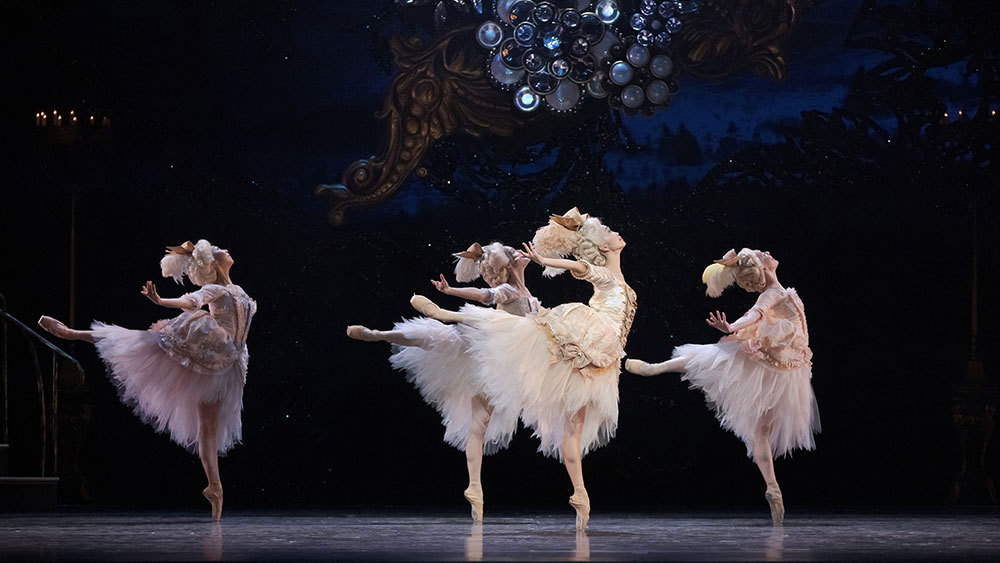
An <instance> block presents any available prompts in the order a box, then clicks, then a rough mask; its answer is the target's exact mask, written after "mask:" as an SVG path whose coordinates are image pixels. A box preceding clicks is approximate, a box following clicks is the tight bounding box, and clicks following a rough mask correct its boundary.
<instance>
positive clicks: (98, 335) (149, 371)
mask: <svg viewBox="0 0 1000 563" xmlns="http://www.w3.org/2000/svg"><path fill="white" fill-rule="evenodd" d="M90 328H91V330H92V331H94V337H95V339H96V340H97V342H96V344H95V345H96V347H97V353H98V354H99V355H100V356H101V359H102V360H104V363H105V365H107V367H108V370H109V371H110V372H111V377H112V381H114V383H115V386H116V387H117V388H118V393H119V395H120V396H121V399H122V401H123V402H124V403H125V404H127V405H129V406H131V407H132V409H133V410H134V411H135V414H136V415H138V416H139V418H141V419H142V421H143V422H146V423H148V424H150V425H151V426H153V428H155V429H156V431H157V432H169V434H170V438H171V439H172V440H173V441H174V442H177V443H178V444H180V445H181V446H184V447H185V448H187V449H188V450H189V451H192V452H196V451H197V445H198V427H199V417H198V405H199V404H200V403H212V402H215V401H219V403H220V405H219V430H218V436H217V440H218V442H217V444H218V450H219V453H220V454H221V453H225V452H226V451H228V450H229V449H230V448H232V447H233V446H234V445H235V444H236V443H238V442H239V441H240V439H241V437H242V422H241V420H240V412H241V411H242V410H243V384H244V373H245V372H244V370H243V363H242V361H237V362H235V363H233V364H231V365H230V366H229V367H226V368H224V369H221V370H218V371H215V372H210V373H199V372H196V371H194V370H193V369H191V368H190V367H186V366H183V365H181V363H180V361H181V359H180V358H176V359H175V358H174V357H172V356H171V355H170V354H168V353H167V352H165V351H164V350H163V349H162V348H161V347H160V337H159V333H157V332H155V331H152V330H129V329H126V328H122V327H120V326H115V325H106V324H104V323H100V322H95V323H93V324H92V325H91V327H90Z"/></svg>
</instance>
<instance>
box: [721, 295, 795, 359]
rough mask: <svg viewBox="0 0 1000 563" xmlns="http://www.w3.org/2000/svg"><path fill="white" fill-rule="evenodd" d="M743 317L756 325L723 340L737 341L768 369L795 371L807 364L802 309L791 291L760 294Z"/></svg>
mask: <svg viewBox="0 0 1000 563" xmlns="http://www.w3.org/2000/svg"><path fill="white" fill-rule="evenodd" d="M747 314H748V315H750V314H752V315H756V316H757V317H758V320H757V322H756V323H754V324H752V325H750V326H748V327H746V328H744V329H743V330H740V331H739V332H736V333H733V334H731V335H729V336H727V337H725V338H724V339H723V340H735V341H739V342H740V344H741V347H742V349H743V351H744V352H746V353H747V354H749V355H750V356H751V357H753V358H754V359H756V360H758V361H761V362H764V363H767V364H769V365H771V366H772V367H777V368H782V369H798V368H800V367H803V366H806V365H809V364H810V363H811V359H812V350H810V349H809V328H808V325H807V324H806V314H805V307H804V306H803V305H802V300H801V299H799V294H798V293H797V292H796V291H795V289H793V288H790V287H789V288H780V287H775V288H771V289H768V290H766V291H764V292H763V293H761V294H760V297H758V298H757V302H756V303H755V304H754V306H753V307H752V308H751V309H750V311H749V312H748V313H747Z"/></svg>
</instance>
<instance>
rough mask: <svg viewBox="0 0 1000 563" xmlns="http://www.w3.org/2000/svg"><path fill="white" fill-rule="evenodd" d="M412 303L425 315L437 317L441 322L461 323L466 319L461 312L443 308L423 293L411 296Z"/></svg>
mask: <svg viewBox="0 0 1000 563" xmlns="http://www.w3.org/2000/svg"><path fill="white" fill-rule="evenodd" d="M410 305H411V306H413V308H414V309H416V310H417V311H418V312H419V313H420V314H422V315H424V316H425V317H430V318H432V319H437V320H439V321H441V322H445V323H449V322H451V323H459V322H462V321H463V320H465V317H464V316H462V314H461V313H455V312H453V311H448V310H445V309H442V308H441V307H439V306H438V305H437V303H435V302H433V301H431V300H430V299H428V298H426V297H424V296H423V295H414V296H413V297H411V298H410Z"/></svg>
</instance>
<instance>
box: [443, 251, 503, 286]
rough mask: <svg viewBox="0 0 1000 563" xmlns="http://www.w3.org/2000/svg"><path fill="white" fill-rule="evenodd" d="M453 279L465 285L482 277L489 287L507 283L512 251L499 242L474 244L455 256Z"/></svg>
mask: <svg viewBox="0 0 1000 563" xmlns="http://www.w3.org/2000/svg"><path fill="white" fill-rule="evenodd" d="M455 256H456V257H457V258H458V262H457V263H456V264H455V279H456V280H457V281H459V282H460V283H467V282H471V281H473V280H475V279H476V278H478V277H480V276H482V278H483V281H485V282H486V283H487V284H488V285H489V286H490V287H496V286H498V285H500V284H504V283H507V280H508V279H510V269H511V267H512V266H513V265H514V260H515V256H514V249H513V248H511V247H509V246H505V245H503V244H501V243H499V242H493V243H490V244H488V245H486V246H481V245H480V244H479V243H478V242H477V243H474V244H473V245H472V246H470V247H469V248H468V250H466V251H465V252H459V253H457V254H455Z"/></svg>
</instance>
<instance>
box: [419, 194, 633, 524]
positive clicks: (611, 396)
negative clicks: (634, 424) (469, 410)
mask: <svg viewBox="0 0 1000 563" xmlns="http://www.w3.org/2000/svg"><path fill="white" fill-rule="evenodd" d="M524 248H525V253H526V254H527V255H528V256H529V257H530V258H531V259H532V260H534V261H535V262H537V263H539V264H541V265H542V266H545V268H546V274H547V275H550V276H551V275H556V274H558V273H562V272H563V271H566V270H569V271H570V272H571V273H572V274H573V276H574V277H576V278H578V279H582V280H585V281H588V282H590V283H591V284H593V286H594V295H593V297H592V298H591V299H590V302H589V304H586V305H585V304H583V303H565V304H562V305H559V306H557V307H555V308H552V309H545V308H542V309H541V310H540V311H539V312H538V314H537V315H532V316H528V317H516V316H513V315H499V314H469V313H468V312H467V311H466V310H465V309H463V310H462V311H461V312H458V313H456V312H451V311H445V310H442V309H441V308H439V307H438V306H437V305H435V304H434V303H433V302H431V301H430V300H428V299H427V298H426V297H422V296H419V295H418V296H414V298H413V299H412V301H411V303H413V306H414V307H415V308H416V309H417V310H419V311H421V312H422V313H424V314H425V315H427V316H429V317H433V318H437V319H438V320H442V321H446V322H447V321H453V322H459V323H461V324H460V325H459V327H458V328H459V330H460V331H461V333H462V334H463V336H464V337H465V338H466V340H467V342H468V346H469V350H470V351H471V352H472V355H473V356H474V357H475V359H476V361H477V364H478V366H479V369H478V370H477V372H476V374H477V377H478V379H479V382H480V383H479V384H480V385H481V386H482V387H483V388H484V389H485V390H486V392H487V394H488V395H489V397H491V399H492V400H493V404H494V405H495V406H496V408H497V409H501V408H502V409H506V410H509V411H512V412H520V413H521V420H522V421H523V422H524V423H525V425H526V426H530V427H531V428H532V429H533V430H534V432H535V435H536V436H538V437H539V438H540V439H541V445H540V446H539V451H541V452H543V453H544V454H545V455H549V456H553V457H556V458H559V459H561V460H562V461H563V462H564V463H565V465H566V471H567V472H568V473H569V477H570V481H571V482H572V484H573V496H571V497H570V504H571V505H572V506H573V507H574V508H575V509H576V514H577V518H576V525H577V528H578V529H581V530H582V529H585V528H586V526H587V521H588V520H589V518H590V498H589V497H588V495H587V489H586V488H585V487H584V481H583V465H582V458H583V456H584V455H586V454H587V452H589V451H590V450H592V449H594V448H597V447H599V446H601V445H603V444H605V443H607V442H608V440H610V439H611V438H612V437H613V436H614V434H615V429H616V428H617V426H618V375H619V363H620V361H621V359H622V357H624V355H625V352H624V347H625V341H626V338H627V337H628V333H629V330H630V328H631V326H632V320H633V318H634V317H635V307H636V297H635V292H634V291H632V288H630V287H629V286H628V284H626V283H625V278H624V276H623V275H622V271H621V252H622V249H624V248H625V240H624V239H623V238H622V237H621V236H619V235H618V233H616V232H614V231H612V230H611V229H610V228H608V227H607V226H605V225H603V224H602V223H601V222H600V220H598V219H596V218H591V217H589V216H588V215H582V214H580V212H579V211H577V210H576V208H574V209H572V210H570V211H569V212H567V213H566V214H565V215H563V216H553V217H552V218H551V220H550V221H549V224H548V225H546V226H545V227H542V228H541V229H539V230H538V231H537V232H536V233H535V237H534V240H533V242H532V243H531V244H527V243H526V244H525V245H524ZM570 254H572V255H573V256H575V257H576V258H577V260H566V259H561V258H558V257H560V256H568V255H570Z"/></svg>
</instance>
